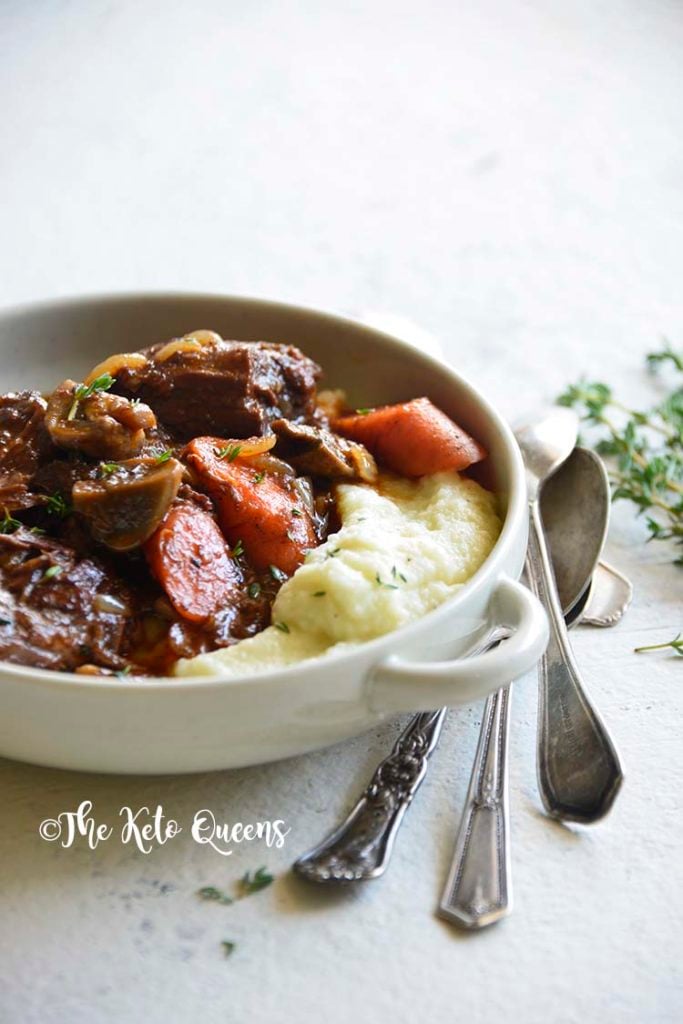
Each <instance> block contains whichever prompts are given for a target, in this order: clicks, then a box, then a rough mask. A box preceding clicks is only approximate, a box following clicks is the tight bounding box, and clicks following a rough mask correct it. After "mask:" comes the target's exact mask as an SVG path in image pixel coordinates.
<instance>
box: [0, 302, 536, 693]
mask: <svg viewBox="0 0 683 1024" xmlns="http://www.w3.org/2000/svg"><path fill="white" fill-rule="evenodd" d="M171 300H172V301H175V302H178V301H181V302H202V301H203V302H207V301H209V302H219V303H220V302H230V303H234V304H238V303H240V304H245V305H248V306H252V307H259V306H260V307H264V306H265V307H268V308H270V309H271V310H273V311H277V310H282V311H284V312H287V313H298V314H303V315H304V316H313V317H316V318H318V319H321V318H322V319H323V320H329V321H330V322H334V323H337V324H341V325H343V324H348V325H350V326H353V327H354V328H355V329H360V330H362V331H364V332H366V333H368V334H370V335H372V336H374V337H378V338H381V339H383V340H384V341H385V342H389V343H390V344H391V345H393V346H394V347H396V348H397V349H398V351H399V353H401V352H402V353H410V354H411V355H413V356H414V355H415V353H417V354H418V355H419V356H420V358H421V359H422V360H424V361H425V362H426V363H427V364H428V366H431V368H432V369H434V370H437V371H439V372H441V373H442V374H445V375H446V376H450V377H454V378H455V379H456V380H457V383H458V384H459V386H460V387H461V388H462V389H463V390H465V391H466V392H467V393H468V396H469V397H470V399H472V400H473V401H474V403H475V404H476V405H477V406H478V407H479V408H480V409H481V411H482V412H483V413H484V414H485V416H486V417H487V418H488V419H489V420H491V421H492V422H493V424H494V426H495V428H496V430H497V432H498V434H499V437H500V438H501V439H502V441H503V442H504V444H505V449H506V456H507V458H508V459H509V460H510V463H511V470H512V472H511V476H510V493H509V496H508V506H507V510H506V513H505V518H504V520H503V525H502V528H501V531H500V534H499V536H498V539H497V540H496V543H495V544H494V546H493V548H492V549H491V551H490V552H489V554H488V556H487V557H486V559H485V560H484V562H482V564H481V565H480V566H479V568H478V569H477V571H476V572H475V573H474V574H473V575H472V576H471V577H470V579H469V580H467V582H466V583H464V584H463V585H462V587H461V588H460V590H458V592H457V593H456V594H454V595H453V596H452V597H450V598H448V600H446V601H444V602H443V604H440V605H438V606H437V607H436V608H433V609H432V610H431V611H430V612H427V614H426V615H423V616H422V617H420V618H419V619H417V620H415V621H414V622H409V623H407V624H405V625H403V626H400V627H399V628H398V629H395V630H392V631H391V632H389V633H385V634H383V635H382V636H379V637H375V638H374V639H373V640H365V641H359V642H358V643H356V644H352V645H350V646H349V648H348V650H343V651H340V652H335V653H332V654H330V653H328V652H324V653H323V654H321V655H318V656H316V657H313V658H308V659H305V660H303V661H300V662H294V663H292V664H291V665H287V666H285V667H282V668H268V667H266V668H263V669H259V670H257V671H255V672H250V673H248V674H245V675H220V674H217V675H211V676H154V677H145V676H134V675H130V676H125V677H120V676H116V675H113V676H97V677H94V676H84V675H80V674H78V673H76V672H59V671H57V670H56V669H44V668H33V667H32V666H30V665H19V664H14V663H13V662H10V661H3V660H0V680H2V679H3V678H8V677H12V676H18V677H20V678H22V679H26V680H29V679H30V680H31V681H32V682H34V683H42V684H44V685H45V686H46V687H48V688H53V687H66V688H68V689H70V690H84V691H87V692H88V693H93V694H94V693H98V692H110V691H111V690H112V689H113V690H122V691H124V692H126V693H128V694H133V693H140V694H148V693H150V692H160V693H161V692H167V693H168V692H176V693H177V692H179V691H182V692H185V691H188V690H189V691H191V692H196V691H197V690H206V689H209V690H214V689H216V688H219V687H223V686H226V687H227V686H232V687H234V686H242V685H244V684H248V685H249V686H251V685H252V684H253V685H254V686H258V685H259V683H260V684H262V685H263V684H272V682H273V680H274V679H277V680H278V681H280V680H282V682H283V684H284V683H286V682H288V681H289V680H291V679H293V678H294V677H297V676H301V675H302V674H303V675H310V674H314V673H316V672H317V671H318V670H319V669H320V668H321V667H324V666H325V664H326V663H329V661H331V660H332V659H334V661H335V664H336V663H337V662H338V661H339V660H343V659H349V660H352V659H353V658H354V657H355V656H358V654H359V653H361V652H362V653H363V654H368V655H373V654H374V653H375V652H377V654H378V655H381V654H382V652H383V648H386V647H387V646H389V645H390V644H391V642H392V640H393V639H394V638H397V637H400V638H401V640H402V641H405V640H410V638H412V637H413V636H415V635H419V633H420V631H421V630H422V629H424V626H425V624H428V625H435V624H436V623H437V622H438V621H439V619H444V620H447V619H450V618H451V616H452V615H453V614H454V613H455V614H457V611H458V609H459V608H460V606H461V605H463V604H464V603H465V602H466V601H467V600H468V598H469V597H470V595H471V594H473V593H476V592H477V591H478V590H479V589H481V588H483V587H484V586H485V585H486V582H487V580H488V578H489V576H490V575H492V574H493V573H494V572H495V567H496V565H497V564H498V563H499V562H500V561H501V559H502V558H503V557H504V555H505V554H506V553H507V550H508V548H509V547H510V546H511V545H512V544H514V540H515V535H516V530H517V527H518V521H519V518H520V516H523V515H525V514H526V485H525V477H524V465H523V461H522V455H521V452H520V450H519V447H518V445H517V441H516V440H515V436H514V434H513V432H512V430H511V428H510V426H509V424H508V423H507V422H506V420H505V419H504V418H503V417H502V415H501V414H500V413H499V412H498V410H497V409H496V408H495V406H494V405H492V404H491V403H490V402H489V400H488V399H487V398H485V397H484V395H482V394H481V392H480V391H479V390H478V388H476V387H475V386H474V385H473V384H472V383H471V382H470V381H469V380H468V379H467V378H466V377H463V376H462V375H461V374H460V373H459V372H458V371H457V370H455V369H454V368H453V367H452V366H451V365H450V364H449V363H447V362H446V361H445V360H443V359H441V358H439V357H437V356H434V355H431V354H430V353H427V352H424V351H422V350H421V349H418V348H417V347H416V346H415V345H412V344H411V343H410V342H408V341H405V340H403V339H402V338H399V337H398V336H396V335H394V334H390V333H388V332H386V331H383V330H380V329H378V328H376V327H372V326H371V325H369V324H366V323H364V322H363V320H361V319H359V318H356V317H354V316H351V315H349V314H347V313H340V312H336V311H332V310H329V309H319V308H317V307H315V306H308V305H304V304H302V303H297V302H281V301H279V300H277V299H270V298H261V297H259V296H257V295H237V294H232V293H224V292H196V291H182V290H181V291H178V290H175V289H168V290H164V289H161V290H149V291H147V290H144V291H113V292H84V293H82V294H76V295H62V296H57V297H55V298H49V297H48V298H41V299H38V300H35V301H29V302H21V303H17V304H14V305H11V306H2V307H0V329H1V328H2V324H3V322H4V321H5V320H9V319H11V318H15V317H21V316H30V315H34V314H36V313H41V312H42V313H47V312H49V311H50V310H55V311H58V310H60V309H64V310H66V309H68V308H70V307H71V308H73V309H74V310H75V309H77V308H78V307H96V306H98V305H103V304H107V305H110V306H111V305H115V304H119V303H120V304H121V305H126V304H129V303H131V302H140V303H144V302H147V303H159V304H162V303H163V302H168V301H171ZM377 660H378V659H377V658H373V659H372V661H373V663H376V661H377Z"/></svg>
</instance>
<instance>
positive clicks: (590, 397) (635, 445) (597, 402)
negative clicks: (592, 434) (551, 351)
mask: <svg viewBox="0 0 683 1024" xmlns="http://www.w3.org/2000/svg"><path fill="white" fill-rule="evenodd" d="M646 362H647V367H648V369H649V370H650V372H651V373H658V372H659V371H660V370H663V369H668V370H670V371H673V373H674V386H673V388H672V389H671V390H669V391H668V392H667V393H666V394H665V395H664V397H663V399H662V400H661V401H660V402H658V403H657V404H656V405H653V406H651V407H650V408H647V409H645V410H643V411H641V410H639V409H632V408H631V407H630V406H628V405H625V404H624V403H623V402H621V401H619V399H618V398H616V396H615V395H614V393H613V391H612V389H611V388H610V387H609V385H608V384H604V383H602V382H601V381H588V380H586V379H585V378H584V379H582V380H580V381H579V382H578V383H577V384H573V385H571V387H568V388H567V390H566V391H565V392H564V393H563V394H562V395H560V396H559V398H558V400H557V401H558V404H559V405H565V406H569V407H570V408H574V409H576V410H577V411H578V413H579V414H580V416H581V419H582V420H583V421H584V422H585V423H587V424H588V425H589V426H590V427H593V428H596V430H597V431H598V433H597V436H596V439H595V441H594V445H593V446H594V448H595V450H596V451H597V452H599V453H600V455H603V456H605V458H606V460H607V469H608V474H609V479H610V484H611V487H612V499H613V500H614V501H617V500H620V499H622V500H626V501H630V502H631V503H632V504H633V505H635V506H636V508H637V510H638V515H645V522H646V525H647V529H648V532H649V534H650V536H649V538H648V539H649V540H659V541H672V542H673V543H674V544H675V545H676V546H677V547H679V548H680V547H683V351H676V350H675V349H673V348H672V347H671V346H670V345H669V344H665V346H664V347H663V348H662V349H661V350H660V351H658V352H650V353H649V354H648V355H647V357H646ZM679 375H680V376H679ZM674 563H675V564H676V565H681V566H683V553H681V554H679V555H678V556H677V557H676V558H674ZM667 649H670V650H672V651H673V653H674V654H678V655H682V656H683V634H680V633H679V634H678V636H676V637H675V638H674V639H673V640H667V641H665V642H664V643H658V644H648V645H646V646H644V647H637V648H636V651H637V652H638V653H643V652H646V651H660V650H667Z"/></svg>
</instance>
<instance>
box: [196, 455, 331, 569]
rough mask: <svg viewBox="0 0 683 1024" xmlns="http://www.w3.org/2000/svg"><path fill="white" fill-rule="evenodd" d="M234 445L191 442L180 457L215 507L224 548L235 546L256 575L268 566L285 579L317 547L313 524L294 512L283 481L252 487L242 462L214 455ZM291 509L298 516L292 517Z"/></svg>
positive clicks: (250, 471)
mask: <svg viewBox="0 0 683 1024" xmlns="http://www.w3.org/2000/svg"><path fill="white" fill-rule="evenodd" d="M235 443H236V442H235V441H230V440H228V441H225V440H223V439H221V438H216V437H196V438H195V439H194V440H193V441H191V442H190V443H189V445H188V446H187V448H186V449H185V452H184V456H183V457H184V458H185V460H186V461H187V462H188V463H189V465H190V466H191V467H192V469H193V470H194V472H195V473H196V474H197V477H198V480H199V483H200V485H201V486H202V487H203V488H204V489H205V490H206V491H207V492H208V493H209V494H210V495H211V497H212V498H213V500H214V501H215V503H216V506H217V509H218V520H219V522H220V525H221V529H222V530H223V532H224V534H225V536H226V537H227V538H228V540H229V541H230V543H231V544H236V543H237V542H238V541H240V540H241V541H242V544H243V546H244V550H245V552H246V555H247V558H248V559H249V561H250V562H251V564H252V565H253V566H254V567H255V568H256V569H263V570H266V569H268V568H269V567H270V566H273V565H274V566H277V568H278V569H280V570H282V572H284V573H286V574H287V575H288V576H289V575H291V574H292V573H293V572H294V570H295V569H297V568H298V567H299V566H300V565H301V563H302V562H303V560H304V556H305V554H306V551H307V550H309V549H310V548H313V547H315V546H316V545H317V543H318V540H317V537H316V534H315V530H314V528H313V520H312V518H311V516H310V514H309V512H308V511H307V510H301V509H299V508H298V500H297V492H296V491H295V490H294V488H293V487H292V488H291V490H290V487H289V486H288V480H287V478H286V477H282V476H280V477H278V479H275V478H274V477H273V476H270V475H268V474H266V475H265V476H264V477H263V479H261V480H260V481H259V482H258V483H256V482H255V480H254V477H255V473H254V468H253V463H251V462H250V460H249V459H248V458H245V459H243V458H241V457H240V456H238V457H237V458H235V459H233V460H232V461H228V460H227V459H221V458H220V457H219V456H218V455H217V454H216V453H217V452H220V451H222V450H223V449H225V448H226V447H229V446H230V445H233V444H235ZM295 508H296V509H297V511H301V512H302V514H301V515H295V514H293V509H295Z"/></svg>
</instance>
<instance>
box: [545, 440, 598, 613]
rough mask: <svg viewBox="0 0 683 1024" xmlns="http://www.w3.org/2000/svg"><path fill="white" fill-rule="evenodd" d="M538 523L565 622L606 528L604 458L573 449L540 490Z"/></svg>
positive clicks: (588, 575) (594, 564) (587, 577)
mask: <svg viewBox="0 0 683 1024" xmlns="http://www.w3.org/2000/svg"><path fill="white" fill-rule="evenodd" d="M540 503H541V519H542V520H543V529H544V531H545V537H546V540H547V542H548V547H549V548H550V557H551V561H552V566H553V570H554V573H555V583H556V584H557V593H558V597H559V598H560V605H561V606H562V611H563V613H564V616H565V619H566V617H567V615H568V614H569V613H570V612H571V611H572V609H573V608H574V605H575V604H576V602H577V601H578V600H579V598H580V597H582V596H583V593H584V588H585V587H586V584H587V581H590V579H591V577H592V576H593V573H594V572H595V570H596V567H597V564H598V562H599V560H600V553H601V552H602V549H603V546H604V543H605V537H606V535H607V526H608V524H609V511H610V497H609V482H608V479H607V473H606V471H605V467H604V465H603V463H602V460H601V459H600V458H599V456H597V455H596V454H595V452H592V451H590V450H589V449H588V448H580V447H577V448H575V449H574V451H573V452H572V453H571V455H570V456H569V458H568V459H567V460H566V461H565V462H563V463H562V465H561V466H560V467H559V469H557V470H556V471H555V473H553V475H552V476H551V477H549V478H548V480H546V482H545V483H544V484H543V486H542V488H541V493H540Z"/></svg>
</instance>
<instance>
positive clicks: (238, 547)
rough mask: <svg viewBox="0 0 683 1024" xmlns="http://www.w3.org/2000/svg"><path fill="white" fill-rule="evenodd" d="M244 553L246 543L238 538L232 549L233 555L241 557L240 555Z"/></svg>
mask: <svg viewBox="0 0 683 1024" xmlns="http://www.w3.org/2000/svg"><path fill="white" fill-rule="evenodd" d="M243 554H244V544H243V543H242V541H241V540H238V541H237V543H236V544H235V546H234V548H233V549H232V557H233V558H239V557H240V555H243Z"/></svg>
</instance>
